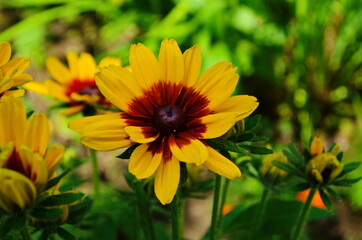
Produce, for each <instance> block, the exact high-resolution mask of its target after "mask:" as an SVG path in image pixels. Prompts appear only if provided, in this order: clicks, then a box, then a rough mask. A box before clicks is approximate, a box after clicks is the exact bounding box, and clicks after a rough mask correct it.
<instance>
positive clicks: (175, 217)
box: [171, 192, 182, 240]
mask: <svg viewBox="0 0 362 240" xmlns="http://www.w3.org/2000/svg"><path fill="white" fill-rule="evenodd" d="M180 207H181V203H180V194H179V193H178V192H177V193H176V195H175V197H174V199H173V201H172V203H171V210H172V213H171V218H172V240H179V239H180V236H182V234H181V229H182V227H181V224H182V223H181V208H180Z"/></svg>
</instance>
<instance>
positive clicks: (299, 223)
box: [291, 188, 318, 240]
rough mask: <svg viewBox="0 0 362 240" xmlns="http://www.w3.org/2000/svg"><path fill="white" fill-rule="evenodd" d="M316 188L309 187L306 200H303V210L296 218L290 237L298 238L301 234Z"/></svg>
mask: <svg viewBox="0 0 362 240" xmlns="http://www.w3.org/2000/svg"><path fill="white" fill-rule="evenodd" d="M317 190H318V188H311V189H310V192H309V195H308V198H307V201H306V202H305V204H304V207H303V210H302V212H301V213H300V215H299V218H298V220H297V224H296V227H295V230H294V232H293V235H292V238H291V239H292V240H297V239H299V237H300V234H301V232H302V229H303V227H304V224H305V220H306V219H307V217H308V214H309V210H310V207H311V205H312V200H313V197H314V194H315V193H316V192H317Z"/></svg>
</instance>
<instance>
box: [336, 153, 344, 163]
mask: <svg viewBox="0 0 362 240" xmlns="http://www.w3.org/2000/svg"><path fill="white" fill-rule="evenodd" d="M336 157H337V159H338V161H340V162H341V161H342V158H343V152H340V153H338V154H337V156H336Z"/></svg>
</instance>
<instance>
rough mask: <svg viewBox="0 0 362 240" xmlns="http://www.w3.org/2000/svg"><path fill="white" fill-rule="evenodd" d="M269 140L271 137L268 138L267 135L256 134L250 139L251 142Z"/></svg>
mask: <svg viewBox="0 0 362 240" xmlns="http://www.w3.org/2000/svg"><path fill="white" fill-rule="evenodd" d="M268 140H269V138H267V137H260V136H255V137H253V138H252V139H251V140H250V141H251V142H266V141H268Z"/></svg>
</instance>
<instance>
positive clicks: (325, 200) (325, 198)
mask: <svg viewBox="0 0 362 240" xmlns="http://www.w3.org/2000/svg"><path fill="white" fill-rule="evenodd" d="M319 194H320V195H321V198H322V201H323V203H324V205H325V206H326V207H327V208H328V209H331V207H332V201H331V199H330V198H329V196H328V195H327V193H326V192H325V191H324V190H323V189H319Z"/></svg>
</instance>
